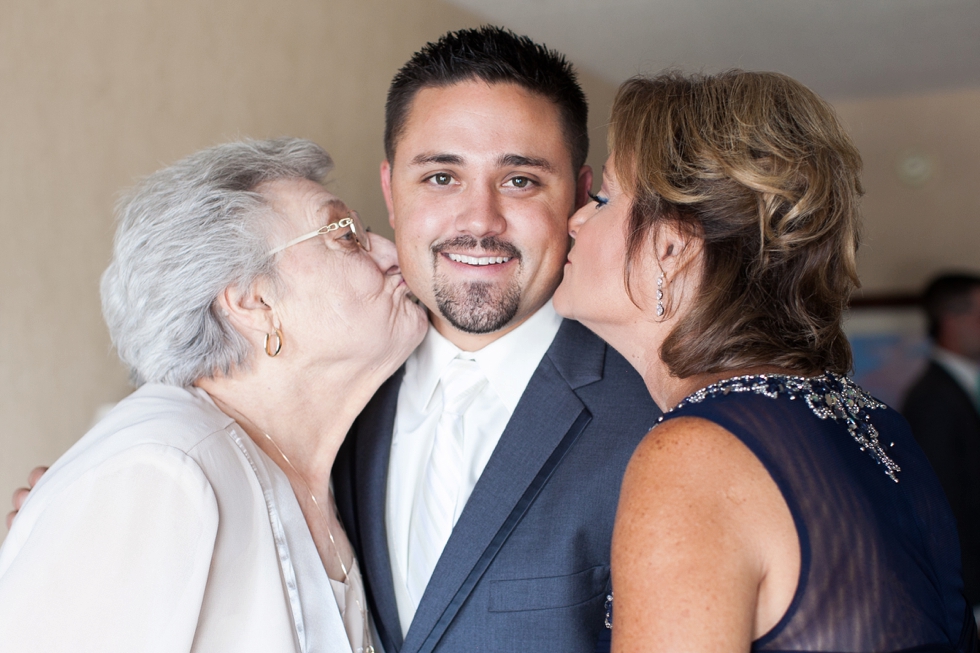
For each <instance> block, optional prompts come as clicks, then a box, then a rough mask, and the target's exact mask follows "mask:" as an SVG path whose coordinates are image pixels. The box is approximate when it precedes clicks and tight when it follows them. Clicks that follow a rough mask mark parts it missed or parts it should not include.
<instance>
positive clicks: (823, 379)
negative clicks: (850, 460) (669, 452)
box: [657, 372, 902, 483]
mask: <svg viewBox="0 0 980 653" xmlns="http://www.w3.org/2000/svg"><path fill="white" fill-rule="evenodd" d="M733 392H754V393H755V394H760V395H765V396H767V397H770V398H772V399H775V398H776V397H778V396H779V395H788V396H789V398H790V399H803V400H804V401H805V402H806V404H807V406H809V407H810V410H812V411H813V414H814V415H816V416H817V417H819V418H820V419H832V420H834V421H835V422H837V423H839V424H843V425H844V426H845V427H846V428H847V432H848V433H850V434H851V437H852V438H854V440H855V441H856V442H857V443H858V444H859V445H860V446H861V451H867V452H868V455H870V456H871V457H872V458H873V459H874V460H875V462H877V463H878V464H879V465H882V466H883V467H884V468H885V474H886V475H887V476H888V478H890V479H892V480H893V481H895V482H896V483H898V475H897V474H898V472H900V471H902V469H901V468H900V467H899V466H898V465H897V464H896V463H895V461H894V460H892V459H891V458H889V457H888V454H887V453H885V450H884V448H883V447H882V446H881V443H880V442H879V441H878V429H876V428H875V427H874V424H872V423H871V416H870V415H868V412H867V411H869V410H878V409H882V408H886V406H885V404H883V403H881V402H880V401H878V400H877V399H875V398H874V397H872V396H871V395H869V394H868V393H866V392H865V391H864V390H862V389H861V388H860V387H858V386H857V385H855V384H854V382H853V381H851V380H850V379H848V378H847V377H844V376H840V375H837V374H834V373H832V372H825V373H823V374H821V375H820V376H813V377H803V376H787V375H782V374H759V375H755V376H738V377H735V378H731V379H725V380H724V381H719V382H718V383H714V384H712V385H709V386H708V387H706V388H701V389H700V390H698V391H697V392H695V393H693V394H691V395H688V396H687V397H685V398H684V399H683V400H682V401H681V402H680V403H679V404H677V405H676V406H674V407H673V408H672V409H670V410H669V411H667V412H666V413H665V414H664V416H666V415H669V414H670V413H672V412H674V411H675V410H679V409H681V408H683V407H684V406H687V405H690V404H699V403H701V402H702V401H704V400H705V399H709V398H712V397H720V396H724V395H728V394H731V393H733ZM664 416H661V417H660V419H659V420H657V422H658V423H659V422H662V421H663V419H664ZM889 446H891V445H889Z"/></svg>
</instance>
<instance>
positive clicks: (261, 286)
mask: <svg viewBox="0 0 980 653" xmlns="http://www.w3.org/2000/svg"><path fill="white" fill-rule="evenodd" d="M267 286H268V284H267V283H264V282H263V281H262V280H256V281H255V282H254V283H252V285H251V286H249V287H248V288H247V289H242V288H238V287H236V286H228V287H227V288H225V289H224V291H222V292H221V294H220V295H218V299H217V302H216V303H217V308H218V310H219V311H221V312H222V314H223V315H224V316H225V317H226V318H228V320H229V321H230V322H231V323H232V326H234V327H235V328H236V329H237V330H238V332H239V333H241V334H242V335H244V336H246V337H248V335H249V333H253V334H254V335H255V337H262V335H263V334H267V333H272V332H273V331H275V330H276V329H277V328H279V326H280V325H279V324H278V319H277V318H276V315H275V311H274V309H273V304H274V302H272V301H271V300H270V299H268V298H269V297H270V296H271V294H270V293H269V290H271V289H270V288H268V287H267Z"/></svg>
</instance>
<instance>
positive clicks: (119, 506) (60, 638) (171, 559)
mask: <svg viewBox="0 0 980 653" xmlns="http://www.w3.org/2000/svg"><path fill="white" fill-rule="evenodd" d="M0 641H2V644H0V648H2V649H3V651H5V652H10V653H13V652H15V651H50V652H58V651H66V652H67V651H71V652H72V653H78V652H81V651H99V652H101V653H110V652H113V651H120V652H121V651H126V652H130V651H145V652H151V651H160V652H163V651H235V652H236V653H247V652H250V651H255V652H260V651H261V652H262V653H271V652H277V651H325V652H328V653H351V647H350V644H349V642H348V637H347V634H346V632H345V628H344V623H343V620H342V617H341V613H340V611H339V609H338V605H337V601H336V599H335V598H334V592H333V590H332V588H331V583H330V580H329V579H328V578H327V575H326V572H325V571H324V569H323V565H322V564H321V562H320V558H319V556H318V554H317V551H316V547H315V545H314V543H313V539H312V537H311V536H310V533H309V529H308V528H307V525H306V522H305V520H304V518H303V514H302V512H301V510H300V508H299V504H298V503H297V502H296V498H295V496H294V495H293V492H292V489H291V488H290V485H289V481H288V480H287V478H286V476H285V475H284V474H283V473H282V472H281V471H280V470H279V468H278V467H276V465H275V464H274V463H273V462H272V461H271V460H270V459H269V458H268V457H266V455H265V454H264V453H263V452H262V451H261V450H260V449H259V448H258V447H256V446H255V444H254V443H253V442H252V441H251V439H249V437H248V436H247V435H246V434H245V432H244V431H243V430H242V429H241V427H239V426H238V425H237V424H236V423H235V422H234V420H232V419H231V418H230V417H228V416H227V415H225V414H224V413H222V412H221V411H220V410H218V409H217V408H216V407H215V406H214V404H213V403H212V402H211V400H210V398H209V397H208V396H207V394H206V393H204V392H203V391H202V390H199V389H185V388H178V387H173V386H165V385H155V384H148V385H145V386H143V387H142V388H140V389H139V390H137V391H136V392H135V393H133V394H132V395H131V396H130V397H128V398H126V399H124V400H123V401H122V402H120V403H119V404H118V406H117V407H116V408H115V409H114V410H112V412H110V413H109V415H108V416H107V417H106V418H105V419H103V420H102V421H101V422H100V423H99V424H97V425H96V426H95V427H94V428H93V429H92V430H91V431H89V432H88V433H87V434H86V435H85V436H84V437H82V439H81V440H79V441H78V442H77V443H76V444H75V445H74V446H73V447H72V448H71V449H69V450H68V452H67V453H65V455H64V456H62V457H61V458H60V459H59V460H58V461H57V462H56V463H55V464H54V466H52V468H51V470H50V471H49V472H48V473H47V474H45V475H44V477H43V478H42V479H41V481H40V482H39V483H38V485H37V487H35V488H34V490H33V491H32V492H31V494H30V496H29V498H28V500H27V502H26V504H25V505H24V507H23V509H22V510H21V512H20V514H19V515H18V516H17V518H16V520H15V521H14V524H13V528H12V529H11V531H10V533H9V535H8V536H7V538H6V540H5V541H4V542H3V546H2V547H0Z"/></svg>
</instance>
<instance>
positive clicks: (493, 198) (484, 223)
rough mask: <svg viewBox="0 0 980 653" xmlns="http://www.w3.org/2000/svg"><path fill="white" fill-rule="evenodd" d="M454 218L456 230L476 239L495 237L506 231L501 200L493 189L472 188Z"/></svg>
mask: <svg viewBox="0 0 980 653" xmlns="http://www.w3.org/2000/svg"><path fill="white" fill-rule="evenodd" d="M468 195H469V196H468V197H467V198H466V201H464V202H463V203H462V205H461V206H460V211H459V213H458V214H457V216H456V229H457V231H459V232H460V233H467V234H470V235H472V236H474V237H477V238H482V237H484V236H496V235H499V234H502V233H503V232H504V231H505V230H506V229H507V220H506V218H505V217H504V212H503V206H502V201H501V200H502V198H501V197H500V194H499V193H497V192H495V189H493V188H487V187H481V188H473V189H472V192H470V193H469V194H468Z"/></svg>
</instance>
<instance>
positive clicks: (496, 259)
mask: <svg viewBox="0 0 980 653" xmlns="http://www.w3.org/2000/svg"><path fill="white" fill-rule="evenodd" d="M446 256H447V257H448V258H449V260H450V261H455V262H457V263H465V264H466V265H497V264H500V263H506V262H507V261H509V260H510V259H511V257H510V256H479V257H477V256H466V255H465V254H449V253H446Z"/></svg>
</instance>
